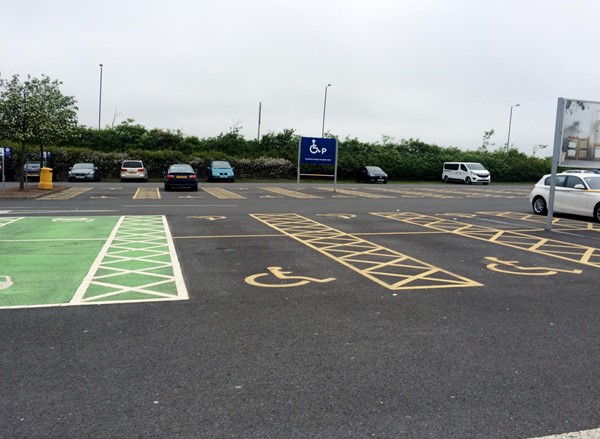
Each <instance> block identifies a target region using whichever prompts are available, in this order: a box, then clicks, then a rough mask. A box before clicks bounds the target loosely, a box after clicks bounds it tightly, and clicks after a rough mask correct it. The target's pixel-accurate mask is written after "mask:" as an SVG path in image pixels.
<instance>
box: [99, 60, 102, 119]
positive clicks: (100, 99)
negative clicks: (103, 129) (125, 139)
mask: <svg viewBox="0 0 600 439" xmlns="http://www.w3.org/2000/svg"><path fill="white" fill-rule="evenodd" d="M101 119H102V64H100V97H99V98H98V130H100V121H101Z"/></svg>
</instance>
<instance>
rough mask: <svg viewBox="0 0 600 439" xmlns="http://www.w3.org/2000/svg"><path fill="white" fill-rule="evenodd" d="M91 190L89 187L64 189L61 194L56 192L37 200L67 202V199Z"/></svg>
mask: <svg viewBox="0 0 600 439" xmlns="http://www.w3.org/2000/svg"><path fill="white" fill-rule="evenodd" d="M89 190H92V188H91V187H87V188H81V187H72V188H69V189H65V190H64V191H61V192H56V193H54V194H48V195H43V196H41V197H39V198H38V200H68V199H69V198H73V197H76V196H77V195H80V194H83V193H84V192H87V191H89Z"/></svg>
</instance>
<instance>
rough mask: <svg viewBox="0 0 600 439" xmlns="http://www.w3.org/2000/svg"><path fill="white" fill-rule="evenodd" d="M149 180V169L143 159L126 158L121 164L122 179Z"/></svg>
mask: <svg viewBox="0 0 600 439" xmlns="http://www.w3.org/2000/svg"><path fill="white" fill-rule="evenodd" d="M125 180H142V181H148V170H147V169H146V168H145V167H144V164H143V163H142V161H141V160H125V161H124V162H123V164H122V165H121V181H125Z"/></svg>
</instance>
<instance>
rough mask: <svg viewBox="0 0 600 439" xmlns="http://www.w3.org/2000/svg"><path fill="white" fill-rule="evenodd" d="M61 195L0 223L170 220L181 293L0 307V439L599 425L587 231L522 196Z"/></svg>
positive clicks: (593, 271) (598, 243)
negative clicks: (167, 298) (116, 301)
mask: <svg viewBox="0 0 600 439" xmlns="http://www.w3.org/2000/svg"><path fill="white" fill-rule="evenodd" d="M72 186H73V187H74V188H86V189H87V188H89V190H88V191H86V192H82V193H80V194H78V195H76V196H73V197H72V198H67V199H60V198H56V199H52V198H51V199H45V198H36V199H22V200H20V199H0V217H1V216H15V215H19V216H39V215H43V216H64V215H88V216H89V215H165V216H166V218H167V221H168V224H169V227H170V231H171V234H172V236H173V240H174V243H175V247H176V250H177V254H178V258H179V262H180V264H181V269H182V272H183V276H184V278H185V282H186V285H187V289H188V292H189V296H190V299H189V300H186V301H173V302H160V303H139V304H123V305H96V306H71V307H49V308H30V309H4V310H0V345H1V346H2V349H1V350H0V376H1V377H2V378H1V383H2V384H1V386H0V431H2V434H1V436H2V437H7V438H9V437H10V438H82V437H85V438H134V437H139V438H204V437H210V438H239V437H248V438H267V437H268V438H294V437H297V438H307V437H315V438H349V437H352V438H360V437H377V438H400V437H401V438H457V439H458V438H461V439H462V438H523V439H525V438H533V437H541V436H547V435H557V434H561V433H566V432H577V431H581V430H588V429H596V428H598V427H600V410H599V407H600V406H599V403H598V401H600V384H599V380H598V377H599V376H600V361H599V359H600V344H599V335H600V323H599V318H598V317H599V315H600V314H599V310H600V299H599V297H600V296H599V294H598V293H599V291H598V279H599V276H598V275H599V271H598V270H599V269H600V233H599V231H600V228H599V227H598V225H597V224H594V223H593V222H592V221H591V219H586V218H577V217H566V216H561V217H559V220H560V221H559V222H558V223H557V224H556V225H555V226H554V227H553V230H552V231H545V230H544V227H543V224H541V223H539V222H535V218H529V217H528V215H530V214H531V213H532V212H531V208H530V206H529V202H528V200H527V198H526V195H527V193H528V191H529V190H530V187H527V186H502V185H497V184H491V185H489V186H465V185H443V184H438V185H392V184H388V185H337V187H336V188H335V189H336V191H335V192H333V188H334V186H333V185H332V184H331V183H330V182H324V183H323V184H316V183H311V184H303V183H302V182H301V183H300V185H296V184H292V183H290V184H275V183H268V184H258V183H251V184H244V183H243V182H236V183H233V184H207V183H202V184H201V189H200V190H199V192H183V191H181V192H179V191H177V192H168V193H165V192H164V191H163V190H162V188H161V189H160V190H159V191H158V193H159V195H160V199H152V198H142V199H134V196H135V195H136V193H137V190H138V188H139V187H143V188H146V189H151V188H160V185H159V184H156V183H146V184H137V183H105V182H102V183H89V184H87V183H85V184H80V185H77V184H73V185H72ZM204 187H207V188H210V189H213V188H222V189H225V190H227V191H229V192H231V193H234V194H236V195H237V196H238V197H240V196H241V197H243V198H217V197H216V196H215V195H214V194H210V193H208V192H205V191H203V189H202V188H204ZM265 188H283V189H286V190H288V191H297V192H299V193H301V194H305V195H306V194H309V195H313V196H315V197H319V198H293V197H291V196H290V195H289V193H287V194H283V193H281V192H279V193H278V192H273V191H269V190H265ZM323 188H324V189H323ZM342 190H346V191H348V190H350V191H359V192H360V193H363V194H364V193H366V194H372V195H375V196H386V197H389V198H367V197H366V196H364V195H360V194H356V193H354V194H352V193H343V192H341V191H342ZM150 192H152V191H150ZM61 193H62V194H65V193H67V191H62V192H61ZM375 213H377V214H378V215H374V214H375ZM509 213H510V214H509ZM436 220H439V221H436ZM469 226H471V227H477V229H476V230H474V231H471V229H469ZM503 232H509V233H507V236H506V239H504V238H501V237H500V235H501V234H502V233H503ZM334 235H335V236H334ZM315 237H316V238H319V237H320V238H321V239H317V240H315V239H314V238H315ZM548 240H550V241H548ZM525 241H527V243H526V244H524V242H525ZM1 245H2V244H1V243H0V252H1V251H2V250H1V249H2V247H1ZM524 246H526V247H527V248H525V247H524ZM349 254H351V256H350V257H347V256H348V255H349ZM56 256H57V257H60V255H56ZM390 261H392V263H390ZM495 261H496V262H497V261H500V262H497V263H496V264H495V265H494V262H495ZM490 265H491V266H492V268H489V266H490ZM269 267H271V268H272V267H281V268H280V271H279V273H281V272H283V273H287V274H284V275H282V276H281V277H282V278H278V277H277V276H274V275H273V272H272V271H269ZM494 267H495V268H494ZM498 268H499V269H498ZM0 269H1V267H0ZM578 270H579V271H580V272H578ZM263 274H264V276H263ZM257 275H258V276H257ZM252 276H254V277H252ZM249 277H250V278H251V279H254V283H252V282H251V283H248V282H247V281H246V280H247V279H248V278H249ZM331 278H334V280H329V281H325V280H328V279H331ZM302 281H305V282H306V283H303V284H301V285H294V284H295V283H302ZM289 284H292V285H291V286H290V285H289ZM0 294H1V291H0Z"/></svg>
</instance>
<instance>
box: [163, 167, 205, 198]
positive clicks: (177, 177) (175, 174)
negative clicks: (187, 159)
mask: <svg viewBox="0 0 600 439" xmlns="http://www.w3.org/2000/svg"><path fill="white" fill-rule="evenodd" d="M164 180H165V191H170V190H171V189H175V188H188V189H191V190H193V191H197V190H198V176H197V175H196V171H194V168H192V167H191V166H190V165H185V164H181V163H178V164H175V165H171V166H169V169H168V170H167V173H166V174H165V178H164Z"/></svg>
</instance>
